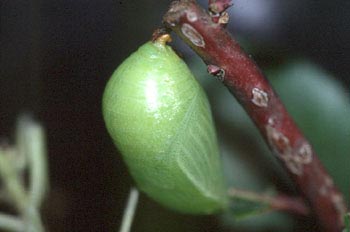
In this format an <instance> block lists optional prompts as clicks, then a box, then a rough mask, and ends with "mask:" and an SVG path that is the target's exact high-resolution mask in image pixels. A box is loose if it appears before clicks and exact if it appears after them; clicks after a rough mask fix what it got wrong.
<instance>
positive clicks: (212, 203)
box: [103, 42, 227, 214]
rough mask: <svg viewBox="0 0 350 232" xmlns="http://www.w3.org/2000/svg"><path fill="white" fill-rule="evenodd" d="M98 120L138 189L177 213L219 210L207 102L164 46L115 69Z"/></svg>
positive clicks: (222, 197) (222, 192)
mask: <svg viewBox="0 0 350 232" xmlns="http://www.w3.org/2000/svg"><path fill="white" fill-rule="evenodd" d="M103 115H104V119H105V122H106V126H107V129H108V131H109V133H110V134H111V136H112V138H113V140H114V142H115V144H116V146H117V147H118V149H119V150H120V151H121V153H122V155H123V158H124V160H125V162H126V163H127V166H128V168H129V171H130V172H131V175H132V176H133V177H134V179H135V181H136V183H137V185H138V187H139V188H140V189H141V190H142V191H143V192H145V193H146V194H148V195H149V196H150V197H151V198H153V199H154V200H156V201H158V202H160V203H161V204H163V205H165V206H168V207H170V208H172V209H175V210H177V211H180V212H184V213H193V214H209V213H213V212H216V211H219V210H222V209H224V208H226V206H227V197H226V187H225V185H224V182H223V175H222V172H223V171H222V167H221V162H220V159H219V151H218V145H217V138H216V134H215V129H214V126H213V122H212V116H211V112H210V106H209V103H208V100H207V98H206V95H205V93H204V92H203V90H202V88H201V87H200V85H199V84H198V83H197V81H196V80H195V78H194V77H193V76H192V74H191V72H190V70H189V69H188V68H187V66H186V64H185V63H184V62H183V61H182V60H181V59H180V58H179V57H178V56H177V55H176V54H175V53H174V51H173V50H172V49H171V48H170V47H169V46H164V45H162V44H158V43H155V44H153V43H151V42H149V43H146V44H145V45H143V46H141V47H140V48H139V50H137V51H136V52H135V53H133V54H132V55H131V56H130V57H129V58H127V59H126V60H125V61H124V62H123V63H122V64H121V65H120V66H119V67H118V69H117V70H116V71H115V73H114V74H113V75H112V78H111V79H110V81H109V82H108V84H107V87H106V90H105V93H104V97H103Z"/></svg>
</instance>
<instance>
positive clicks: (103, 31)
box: [0, 0, 350, 231]
mask: <svg viewBox="0 0 350 232" xmlns="http://www.w3.org/2000/svg"><path fill="white" fill-rule="evenodd" d="M233 2H234V6H233V7H232V8H231V10H230V15H231V21H230V25H229V29H230V30H231V32H232V33H233V34H234V35H235V36H238V37H239V38H242V39H243V40H244V41H247V43H249V44H252V45H253V46H254V47H255V49H254V57H255V59H256V61H257V62H258V63H259V64H261V65H262V67H264V66H265V65H269V64H271V63H274V64H276V63H277V64H278V62H279V61H281V60H283V59H285V58H287V57H293V56H305V57H308V58H310V59H311V60H313V61H315V62H316V63H319V64H320V65H321V66H322V67H324V68H325V69H326V70H328V71H329V72H330V73H333V74H334V76H336V77H337V78H339V80H341V81H342V82H343V83H344V85H345V86H346V87H347V88H348V86H349V84H350V81H349V76H350V75H349V74H350V73H349V66H350V42H349V41H350V20H349V16H350V2H349V1H347V0H337V1H336V0H334V1H328V0H318V1H316V0H305V1H278V0H236V1H233ZM169 3H170V1H155V0H154V1H151V0H148V1H145V0H143V1H141V0H139V1H115V0H98V1H97V0H84V1H82V0H75V1H70V0H55V1H53V0H45V1H44V0H31V1H22V0H11V1H7V0H2V1H1V2H0V7H1V10H0V14H1V15H0V16H1V21H0V55H1V56H0V57H1V58H0V137H7V138H10V139H11V138H13V128H14V125H15V120H16V117H17V116H18V115H19V114H20V113H22V112H30V113H33V115H35V117H36V118H38V119H39V120H40V121H41V122H42V123H43V124H44V126H45V127H46V131H47V134H48V150H49V165H50V182H51V192H50V195H49V197H48V199H47V201H46V202H45V205H44V208H43V215H44V216H43V217H44V221H45V224H46V225H47V227H48V228H49V231H117V228H118V227H119V223H120V218H121V215H122V211H123V208H124V203H125V200H126V197H127V194H128V191H129V187H130V186H131V184H132V181H131V179H130V178H129V176H128V174H127V170H126V168H125V166H124V164H123V163H122V161H121V159H120V156H118V155H116V153H117V152H116V149H115V148H114V146H113V144H112V142H111V139H110V138H109V136H108V134H107V132H106V130H105V128H104V124H103V119H102V115H101V96H102V93H103V89H104V86H105V84H106V82H107V80H108V79H109V77H110V75H111V74H112V72H113V70H114V69H115V68H116V67H117V65H118V64H119V63H120V62H121V61H122V60H123V59H124V58H125V57H127V56H128V54H130V53H131V52H132V51H134V50H135V49H136V48H137V47H139V46H140V45H141V44H143V43H144V42H145V41H147V40H148V39H149V38H150V36H151V34H152V32H153V30H154V29H155V28H156V27H157V26H159V25H160V24H161V18H162V15H163V14H164V12H165V11H166V10H167V7H168V5H169ZM202 4H203V5H205V2H203V3H202ZM177 48H178V49H179V50H180V51H181V52H182V53H183V54H184V55H185V57H186V56H187V57H186V58H190V57H191V56H193V53H192V52H191V51H188V50H186V49H187V47H186V46H184V45H182V44H179V45H178V47H177ZM141 202H142V207H140V210H139V211H138V213H137V219H136V222H135V228H134V229H135V231H170V230H172V231H217V230H218V228H219V225H218V224H219V223H218V221H217V220H216V219H215V218H213V217H188V216H183V215H177V214H174V213H172V212H170V211H168V210H166V209H163V208H162V207H160V206H158V205H157V204H155V203H153V202H151V201H150V200H148V199H146V197H144V196H142V199H141ZM154 212H157V213H158V214H155V213H154ZM159 214H162V215H163V216H162V221H159V218H158V216H157V215H159ZM162 226H165V227H162ZM162 228H163V229H162ZM164 228H168V230H165V229H164ZM204 228H205V229H204Z"/></svg>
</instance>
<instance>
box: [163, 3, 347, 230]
mask: <svg viewBox="0 0 350 232" xmlns="http://www.w3.org/2000/svg"><path fill="white" fill-rule="evenodd" d="M220 13H221V15H222V12H220ZM213 17H214V18H213ZM225 17H227V15H225ZM163 22H164V24H165V26H166V27H167V28H169V29H171V30H173V31H175V32H176V33H177V34H178V35H179V36H180V37H181V38H182V39H183V40H184V41H185V42H186V43H187V44H188V45H189V46H190V47H191V48H192V49H193V50H194V51H195V52H196V53H197V54H198V55H199V56H200V57H201V58H202V59H203V60H204V62H205V63H206V64H207V65H208V72H209V73H211V74H213V75H215V76H216V77H217V78H218V79H219V80H221V81H222V82H223V84H224V85H226V87H227V88H228V89H229V91H230V92H231V93H232V94H233V95H234V96H235V97H236V98H237V99H238V101H239V102H240V104H241V105H242V106H243V107H244V108H245V110H246V112H247V113H248V114H249V116H250V117H251V119H252V120H253V121H254V123H255V125H256V126H257V127H258V128H259V130H260V132H261V134H262V136H263V137H264V139H265V141H266V142H267V143H268V145H269V147H270V149H271V150H272V151H273V152H274V154H275V155H276V157H277V158H278V159H279V160H280V161H281V163H282V164H283V166H284V168H285V170H286V171H287V172H288V173H289V175H290V176H291V178H292V180H293V181H294V183H295V185H296V186H297V187H298V189H299V191H300V193H301V194H302V196H303V197H304V198H305V199H306V200H307V201H308V202H309V203H310V206H311V209H312V210H313V212H314V214H315V216H316V217H317V219H318V222H319V223H320V225H321V227H322V228H323V230H324V231H327V232H339V231H341V228H342V227H343V215H344V214H345V212H346V207H345V203H344V200H343V197H342V194H341V193H340V192H339V191H338V189H337V188H336V186H335V185H334V183H333V181H332V178H331V177H330V176H329V174H328V173H327V171H326V170H325V168H324V167H323V165H322V164H321V162H320V160H319V159H318V157H317V155H316V153H315V151H314V149H313V148H312V146H311V145H310V143H309V142H308V141H307V140H306V139H305V137H304V136H303V135H302V133H301V132H300V130H299V129H298V127H297V126H296V124H295V123H294V122H293V119H292V118H291V116H290V115H289V114H288V112H287V111H286V109H285V107H284V105H283V104H282V102H281V101H280V99H279V98H278V96H277V94H276V93H275V92H274V90H273V89H272V87H271V85H270V84H269V82H268V81H267V79H266V78H265V77H264V75H263V74H262V72H261V71H260V69H259V68H258V67H257V65H256V64H255V63H254V61H252V60H251V59H250V58H249V56H248V55H247V54H246V53H245V52H244V51H243V50H242V49H241V48H240V46H239V44H238V43H237V42H236V40H235V39H234V38H233V37H231V35H230V34H229V33H228V32H227V31H226V30H225V29H224V24H223V23H220V20H217V15H215V16H213V15H210V14H208V13H206V12H205V11H204V10H203V9H202V8H200V7H199V6H198V5H197V4H196V2H195V1H194V0H180V1H175V2H173V3H172V4H171V6H170V9H169V11H168V12H167V13H166V14H165V16H164V18H163ZM320 126H321V125H320Z"/></svg>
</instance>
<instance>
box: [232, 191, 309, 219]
mask: <svg viewBox="0 0 350 232" xmlns="http://www.w3.org/2000/svg"><path fill="white" fill-rule="evenodd" d="M228 194H229V196H230V197H235V198H240V199H243V200H247V201H252V202H260V203H265V204H267V205H268V206H269V207H270V209H272V210H277V211H284V212H290V213H292V214H297V215H303V216H307V215H308V214H309V208H308V207H306V205H305V202H304V201H303V200H302V199H300V198H297V197H291V196H286V195H281V194H280V195H277V196H270V195H266V194H258V193H255V192H251V191H247V190H241V189H236V188H231V189H229V192H228Z"/></svg>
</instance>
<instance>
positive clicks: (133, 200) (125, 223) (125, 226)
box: [119, 188, 139, 232]
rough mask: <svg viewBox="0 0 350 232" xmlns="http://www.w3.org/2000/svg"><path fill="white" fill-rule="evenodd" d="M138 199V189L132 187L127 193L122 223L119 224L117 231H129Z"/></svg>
mask: <svg viewBox="0 0 350 232" xmlns="http://www.w3.org/2000/svg"><path fill="white" fill-rule="evenodd" d="M138 199H139V191H138V190H137V189H136V188H132V189H131V190H130V193H129V198H128V202H127V203H126V207H125V211H124V215H123V219H122V224H121V226H120V230H119V232H130V229H131V225H132V221H133V219H134V215H135V211H136V207H137V202H138Z"/></svg>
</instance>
